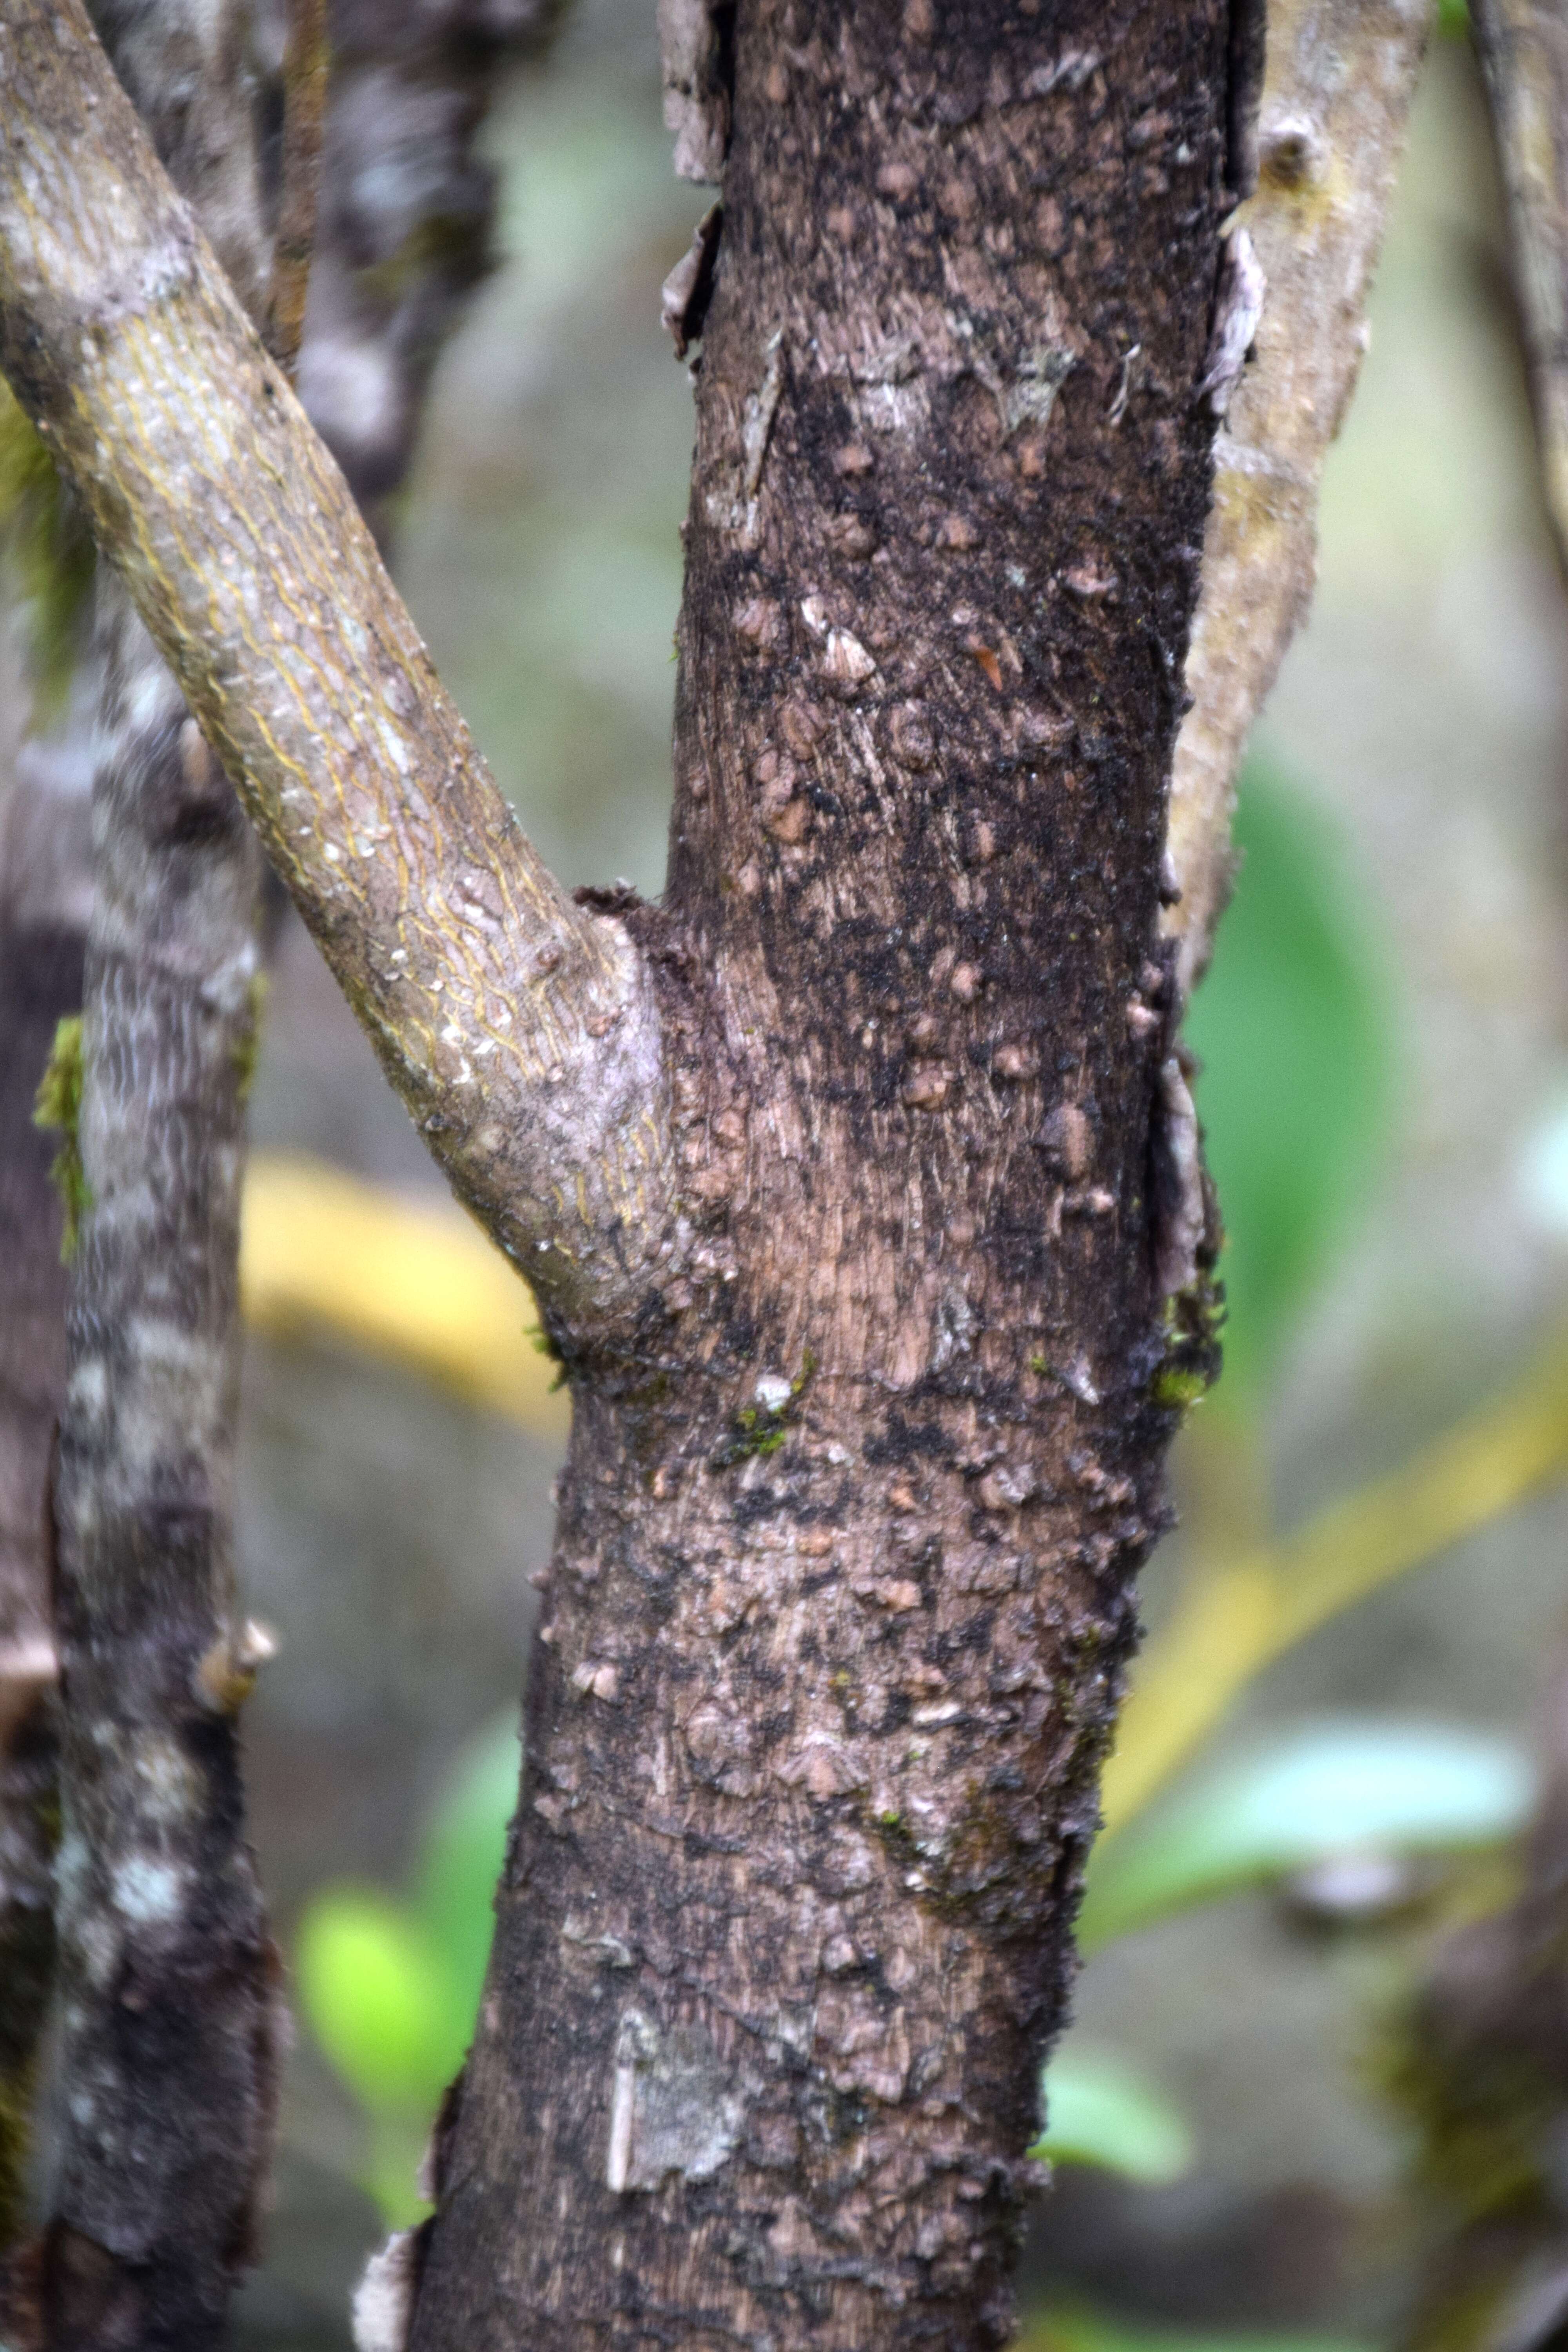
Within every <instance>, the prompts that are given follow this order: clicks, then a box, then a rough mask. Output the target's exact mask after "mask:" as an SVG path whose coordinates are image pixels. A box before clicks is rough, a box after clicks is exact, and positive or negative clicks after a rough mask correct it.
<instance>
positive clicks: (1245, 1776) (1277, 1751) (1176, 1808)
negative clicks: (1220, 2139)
mask: <svg viewBox="0 0 1568 2352" xmlns="http://www.w3.org/2000/svg"><path fill="white" fill-rule="evenodd" d="M1533 1800H1534V1775H1533V1772H1532V1769H1531V1764H1530V1762H1529V1760H1528V1759H1527V1758H1526V1757H1525V1756H1524V1754H1523V1753H1522V1752H1521V1749H1519V1748H1516V1747H1514V1746H1512V1745H1511V1744H1510V1742H1508V1741H1506V1740H1501V1739H1494V1738H1489V1737H1487V1736H1486V1735H1485V1734H1483V1733H1480V1732H1477V1731H1470V1730H1467V1729H1464V1728H1463V1727H1460V1726H1458V1725H1447V1724H1422V1723H1389V1722H1376V1721H1373V1722H1354V1721H1340V1722H1334V1723H1328V1724H1318V1725H1311V1726H1308V1727H1304V1728H1302V1729H1300V1730H1298V1731H1296V1732H1293V1733H1291V1734H1290V1735H1289V1737H1288V1738H1285V1739H1283V1740H1282V1741H1280V1742H1279V1744H1278V1745H1277V1746H1275V1747H1273V1748H1268V1749H1267V1750H1266V1751H1265V1752H1264V1753H1262V1754H1261V1755H1258V1754H1254V1755H1252V1756H1250V1757H1247V1758H1244V1759H1239V1760H1238V1761H1237V1762H1235V1763H1233V1764H1229V1765H1226V1766H1224V1767H1223V1768H1222V1769H1220V1770H1218V1771H1217V1772H1212V1773H1209V1774H1207V1775H1206V1776H1205V1778H1204V1779H1203V1780H1201V1781H1199V1782H1198V1783H1197V1784H1196V1785H1195V1786H1189V1787H1188V1789H1187V1790H1186V1791H1185V1792H1184V1793H1183V1794H1178V1795H1177V1796H1176V1797H1175V1798H1174V1799H1173V1801H1171V1802H1169V1803H1167V1804H1165V1805H1163V1806H1162V1807H1160V1808H1159V1809H1158V1810H1157V1811H1154V1812H1153V1813H1151V1814H1148V1815H1144V1816H1141V1817H1140V1818H1139V1820H1138V1821H1137V1822H1135V1823H1134V1824H1133V1825H1132V1826H1131V1827H1130V1828H1128V1829H1127V1830H1125V1831H1123V1832H1121V1835H1120V1836H1117V1837H1113V1838H1110V1839H1108V1840H1106V1841H1105V1842H1104V1843H1102V1844H1101V1845H1100V1846H1098V1847H1097V1848H1096V1850H1095V1853H1094V1856H1093V1859H1092V1861H1091V1862H1090V1864H1089V1878H1088V1885H1087V1887H1086V1891H1085V1895H1084V1901H1083V1908H1082V1910H1081V1912H1080V1913H1079V1944H1080V1946H1081V1947H1082V1948H1084V1949H1085V1950H1089V1949H1090V1948H1093V1947H1095V1946H1097V1945H1100V1944H1104V1943H1108V1942H1109V1941H1110V1938H1111V1937H1115V1936H1124V1935H1126V1934H1128V1933H1129V1932H1130V1930H1131V1929H1132V1928H1134V1927H1144V1926H1146V1925H1147V1924H1148V1923H1149V1921H1151V1920H1152V1919H1159V1918H1163V1917H1165V1916H1168V1915H1169V1914H1170V1913H1172V1912H1175V1911H1183V1910H1186V1909H1188V1908H1189V1907H1190V1906H1192V1905H1194V1904H1195V1903H1204V1902H1207V1901H1209V1900H1211V1899H1212V1898H1213V1897H1214V1896H1215V1895H1224V1894H1226V1893H1228V1892H1229V1891H1230V1890H1231V1889H1232V1888H1233V1887H1236V1886H1240V1885H1246V1884H1247V1883H1248V1882H1249V1881H1254V1880H1258V1879H1262V1878H1269V1877H1274V1876H1278V1875H1279V1874H1282V1873H1284V1872H1287V1871H1292V1870H1300V1869H1302V1868H1304V1867H1305V1865H1306V1864H1309V1863H1312V1862H1318V1861H1321V1860H1322V1859H1324V1858H1325V1857H1326V1856H1328V1855H1330V1854H1338V1853H1353V1852H1356V1851H1358V1850H1359V1851H1363V1852H1364V1851H1367V1850H1371V1851H1373V1852H1381V1853H1390V1852H1392V1853H1422V1852H1426V1853H1430V1852H1445V1851H1452V1850H1456V1849H1462V1848H1464V1847H1468V1846H1478V1845H1489V1844H1491V1843H1494V1842H1496V1841H1497V1840H1499V1839H1501V1838H1506V1837H1509V1836H1510V1835H1512V1834H1513V1833H1514V1832H1517V1831H1518V1830H1519V1829H1521V1827H1522V1826H1523V1823H1524V1822H1525V1821H1526V1820H1527V1818H1528V1816H1529V1813H1530V1810H1531V1804H1532V1802H1533Z"/></svg>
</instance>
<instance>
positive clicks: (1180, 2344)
mask: <svg viewBox="0 0 1568 2352" xmlns="http://www.w3.org/2000/svg"><path fill="white" fill-rule="evenodd" d="M1015 2352H1372V2347H1370V2346H1363V2345H1358V2344H1352V2343H1346V2342H1345V2341H1343V2340H1342V2338H1341V2337H1339V2336H1257V2335H1249V2334H1247V2332H1246V2331H1245V2330H1237V2331H1236V2332H1235V2333H1232V2332H1231V2331H1229V2330H1228V2329H1222V2328H1216V2327H1208V2328H1201V2327H1151V2326H1143V2325H1141V2324H1139V2323H1137V2322H1133V2323H1132V2324H1131V2325H1129V2324H1128V2323H1126V2322H1125V2321H1122V2320H1119V2319H1110V2318H1107V2317H1106V2316H1105V2315H1104V2314H1103V2313H1101V2312H1098V2311H1093V2312H1091V2311H1082V2310H1068V2311H1044V2312H1036V2313H1033V2314H1031V2315H1030V2316H1029V2317H1028V2318H1027V2319H1026V2321H1025V2324H1024V2329H1023V2333H1022V2334H1021V2336H1019V2337H1018V2340H1017V2343H1016V2347H1015Z"/></svg>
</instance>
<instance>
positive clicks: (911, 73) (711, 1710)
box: [367, 0, 1230, 2352]
mask: <svg viewBox="0 0 1568 2352" xmlns="http://www.w3.org/2000/svg"><path fill="white" fill-rule="evenodd" d="M1229 34H1230V27H1229V24H1228V21H1227V12H1226V9H1225V8H1224V7H1223V6H1221V5H1217V4H1216V5H1212V6H1204V5H1197V6H1190V7H1186V8H1183V9H1173V8H1165V7H1151V6H1148V5H1139V0H1111V5H1106V4H1105V0H1092V5H1090V0H1077V5H1058V6H1055V7H1053V8H1051V9H1049V10H1048V11H1042V12H1041V15H1040V16H1038V17H1037V18H1025V17H1023V16H1019V15H1017V14H1016V13H1015V12H1014V11H1013V10H1012V8H1011V7H1010V6H1006V5H1003V0H974V5H970V6H967V7H964V8H963V9H948V10H944V9H941V8H935V7H931V6H928V5H925V0H907V5H905V0H900V5H890V0H857V5H832V0H826V5H817V6H814V7H812V8H809V9H807V8H805V7H803V6H799V5H792V0H742V6H741V8H740V10H739V12H738V16H737V19H736V22H735V26H734V79H733V131H732V138H731V145H730V149H729V157H728V163H727V165H726V169H725V180H724V226H723V233H722V237H721V243H720V247H719V254H718V262H717V275H716V282H715V287H714V292H713V299H712V304H711V308H710V311H709V313H708V316H707V320H706V322H705V329H704V333H705V340H704V343H703V352H702V361H701V366H700V373H699V376H698V451H697V461H696V478H695V482H694V487H693V495H692V502H691V509H690V515H689V526H688V557H689V572H688V583H687V593H686V603H685V608H684V613H683V617H682V622H681V630H680V648H681V661H680V669H679V688H678V707H677V724H676V769H677V806H676V813H675V819H674V833H673V849H672V868H671V882H670V891H669V897H668V905H667V908H666V910H665V912H664V913H663V914H662V915H656V914H654V913H653V912H651V911H646V912H644V913H642V914H640V915H639V916H637V918H636V919H635V920H636V924H637V929H638V934H639V936H641V937H645V938H646V939H647V940H648V941H649V943H650V944H651V945H653V946H655V947H657V948H658V950H659V951H660V952H661V953H662V954H663V955H664V956H665V957H666V958H667V959H668V961H669V963H670V965H671V968H672V969H673V970H674V971H676V972H677V973H678V974H683V975H684V976H685V979H686V982H687V984H688V985H689V988H690V989H691V991H692V992H693V995H694V997H695V999H696V1002H697V1003H698V1005H699V1007H700V1014H699V1015H698V1016H694V1026H693V1029H692V1031H691V1033H690V1034H689V1035H688V1034H686V1033H684V1032H679V1031H676V1030H675V1029H674V1027H673V1024H672V1031H671V1034H672V1035H673V1036H674V1037H675V1038H676V1041H677V1042H676V1044H675V1045H674V1046H673V1047H672V1050H673V1051H675V1052H677V1053H678V1055H679V1056H680V1059H679V1067H678V1070H677V1074H676V1077H675V1099H676V1105H677V1118H678V1123H679V1137H680V1148H681V1150H682V1152H683V1154H684V1155H685V1168H686V1181H687V1183H688V1185H689V1189H690V1192H691V1193H692V1195H693V1196H694V1197H698V1198H700V1199H701V1200H703V1201H704V1202H706V1204H707V1209H708V1216H709V1225H708V1230H707V1234H706V1236H705V1248H706V1250H707V1252H708V1254H709V1258H710V1267H711V1271H710V1273H707V1274H702V1273H700V1272H699V1273H697V1274H694V1275H693V1276H692V1278H691V1280H690V1282H689V1284H688V1285H687V1286H684V1287H682V1286H676V1285H670V1286H667V1287H666V1289H665V1292H664V1297H663V1306H664V1309H665V1319H664V1320H663V1322H662V1323H661V1324H658V1325H656V1324H652V1323H650V1324H649V1325H648V1326H647V1329H646V1333H645V1355H644V1360H643V1363H642V1364H641V1366H640V1367H637V1368H635V1369H628V1370H626V1371H625V1372H624V1373H612V1372H610V1371H608V1370H600V1372H599V1373H598V1374H597V1375H596V1376H595V1377H594V1378H592V1379H585V1380H580V1381H579V1382H578V1385H577V1412H576V1421H575V1426H574V1438H573V1448H572V1456H571V1462H570V1465H569V1469H568V1472H567V1474H566V1477H565V1480H564V1485H563V1501H562V1508H561V1522H560V1528H559V1534H558V1540H557V1548H556V1553H555V1558H554V1562H553V1566H552V1574H551V1581H550V1585H549V1589H548V1592H547V1596H546V1603H545V1615H544V1622H543V1624H542V1630H541V1633H540V1647H539V1649H538V1651H537V1653H536V1655H535V1658H534V1660H533V1663H532V1666H531V1680H530V1696H529V1729H528V1741H527V1756H528V1762H527V1768H526V1778H525V1784H524V1790H523V1801H522V1807H521V1813H520V1816H519V1820H518V1822H517V1826H516V1829H515V1832H514V1835H513V1839H512V1843H511V1848H510V1854H509V1859H508V1865H507V1869H506V1873H505V1876H504V1882H503V1886H502V1890H501V1893H500V1897H499V1902H498V1928H497V1939H496V1946H495V1950H494V1954H493V1958H492V1962H491V1968H490V1972H489V1981H488V1986H487V1990H486V1994H485V1998H484V2001H483V2004H482V2009H481V2017H480V2023H479V2033H478V2038H477V2041H476V2043H475V2047H474V2050H473V2053H472V2054H471V2057H470V2060H469V2063H468V2069H467V2071H466V2074H465V2076H464V2078H463V2084H462V2087H461V2093H460V2098H459V2100H458V2115H457V2120H456V2130H455V2137H453V2138H452V2140H451V2142H450V2144H449V2146H448V2147H447V2151H446V2153H445V2158H444V2161H443V2162H442V2163H441V2164H440V2166H439V2167H438V2170H439V2173H440V2179H439V2182H438V2191H439V2198H438V2205H437V2215H436V2218H435V2221H434V2223H433V2225H432V2228H431V2230H430V2233H429V2236H428V2241H427V2244H426V2247H425V2248H424V2249H423V2250H422V2254H423V2260H422V2269H421V2268H420V2266H419V2265H418V2264H414V2265H412V2266H410V2265H409V2264H406V2263H405V2268H404V2271H403V2272H402V2273H400V2275H403V2276H412V2275H413V2274H414V2272H415V2271H416V2270H418V2272H419V2276H420V2279H421V2284H420V2286H419V2290H418V2294H417V2301H416V2311H415V2316H414V2325H413V2332H412V2344H413V2346H414V2347H415V2352H459V2347H460V2352H500V2347H514V2346H516V2345H519V2344H526V2345H528V2346H529V2347H531V2352H568V2347H570V2352H587V2347H590V2346H592V2347H604V2346H605V2345H606V2344H625V2345H627V2346H632V2345H650V2346H651V2345H653V2344H656V2343H658V2344H675V2343H679V2345H680V2346H682V2347H685V2352H718V2347H721V2346H722V2347H733V2346H735V2345H737V2344H749V2345H754V2346H763V2345H770V2346H773V2347H780V2352H782V2347H805V2346H807V2345H809V2346H811V2347H821V2348H822V2352H848V2347H855V2352H875V2347H893V2346H898V2347H908V2346H920V2345H931V2346H937V2345H940V2346H942V2347H949V2352H960V2347H979V2346H981V2345H993V2344H997V2343H999V2342H1001V2341H1002V2340H1003V2339H1004V2338H1005V2334H1006V2332H1007V2327H1008V2324H1009V2315H1010V2302H1011V2296H1010V2288H1009V2284H1008V2275H1009V2272H1010V2268H1011V2263H1012V2258H1013V2252H1014V2245H1015V2240H1016V2231H1017V2227H1018V2221H1019V2216H1020V2212H1021V2209H1022V2205H1023V2202H1024V2200H1025V2198H1026V2196H1027V2194H1028V2193H1029V2191H1030V2189H1031V2188H1032V2186H1033V2185H1034V2182H1033V2176H1032V2175H1031V2173H1030V2170H1029V2168H1028V2167H1027V2166H1026V2162H1025V2155H1024V2152H1025V2149H1026V2147H1027V2145H1028V2143H1029V2140H1030V2137H1031V2136H1032V2134H1033V2132H1034V2130H1035V2128H1036V2125H1037V2112H1036V2108H1037V2093H1036V2081H1037V2067H1038V2063H1039V2060H1040V2057H1041V2055H1042V2053H1043V2051H1044V2048H1045V2046H1046V2043H1047V2041H1048V2039H1049V2037H1050V2035H1051V2034H1052V2033H1053V2032H1054V2031H1055V2030H1056V2028H1057V2026H1058V2024H1059V2022H1060V2019H1061V2015H1062V2008H1063V2001H1064V1997H1065V1990H1066V1983H1067V1979H1068V1972H1069V1966H1070V1961H1069V1927H1070V1921H1071V1915H1072V1911H1073V1908H1074V1905H1075V1902H1076V1895H1077V1888H1078V1885H1079V1871H1080V1867H1081V1864H1082V1859H1083V1855H1084V1853H1085V1851H1086V1849H1087V1846H1088V1843H1089V1838H1090V1836H1091V1835H1092V1832H1093V1830H1094V1826H1095V1822H1096V1797H1095V1776H1096V1771H1097V1768H1098V1764H1099V1759H1100V1755H1101V1752H1102V1749H1103V1747H1104V1743H1105V1740H1106V1738H1107V1736H1108V1733H1109V1728H1110V1722H1111V1718H1112V1715H1113V1711H1114V1706H1115V1701H1116V1696H1117V1691H1118V1687H1119V1679H1120V1675H1121V1668H1122V1665H1123V1664H1124V1662H1125V1659H1126V1656H1127V1654H1128V1651H1129V1649H1130V1646H1131V1640H1132V1636H1133V1630H1134V1604H1133V1597H1132V1581H1131V1580H1132V1571H1133V1570H1134V1569H1135V1568H1136V1566H1137V1564H1138V1562H1139V1561H1140V1560H1141V1559H1142V1557H1143V1555H1144V1553H1145V1551H1146V1550H1147V1548H1148V1546H1149V1544H1150V1542H1151V1540H1152V1536H1153V1534H1154V1532H1155V1530H1156V1529H1157V1528H1158V1527H1159V1526H1160V1524H1161V1521H1162V1517H1163V1503H1162V1499H1161V1483H1160V1481H1161V1460H1162V1456H1163V1448H1164V1444H1165V1441H1166V1439H1167V1437H1168V1435H1169V1433H1170V1430H1171V1427H1172V1423H1173V1415H1172V1414H1171V1413H1170V1412H1168V1411H1167V1410H1165V1408H1164V1405H1163V1388H1162V1380H1161V1374H1162V1367H1163V1360H1164V1349H1165V1345H1166V1341H1165V1336H1164V1328H1163V1297H1162V1294H1161V1289H1160V1285H1159V1280H1158V1276H1157V1272H1156V1266H1157V1263H1158V1261H1159V1259H1160V1257H1161V1255H1162V1253H1163V1244H1164V1243H1165V1241H1166V1239H1167V1236H1166V1235H1165V1234H1163V1232H1162V1230H1161V1223H1160V1219H1159V1217H1158V1216H1157V1214H1156V1212H1155V1205H1154V1203H1155V1200H1156V1197H1157V1195H1158V1194H1159V1193H1161V1192H1163V1185H1164V1176H1165V1166H1164V1163H1165V1161H1166V1160H1167V1158H1168V1156H1169V1154H1168V1149H1167V1147H1168V1142H1169V1139H1168V1138H1167V1135H1166V1131H1165V1121H1166V1115H1167V1114H1166V1108H1164V1107H1165V1106H1167V1105H1168V1102H1169V1099H1170V1090H1169V1089H1168V1087H1166V1085H1165V1083H1164V1080H1163V1075H1162V1074H1163V1068H1164V1066H1165V1064H1166V1063H1167V1062H1168V1061H1169V1059H1170V1053H1169V1042H1168V1026H1169V1023H1170V1020H1171V1017H1172V1013H1173V994H1172V990H1171V985H1170V972H1169V955H1168V951H1167V954H1166V957H1165V959H1164V960H1162V954H1161V951H1160V950H1159V948H1158V946H1157V933H1158V896H1159V882H1160V867H1161V858H1162V851H1163V837H1164V799H1165V782H1166V776H1167V773H1168V767H1169V760H1170V754H1171V749H1172V745H1173V739H1174V734H1175V728H1176V721H1177V717H1178V714H1179V711H1180V709H1181V697H1182V690H1183V689H1182V676H1183V662H1184V656H1185V652H1186V641H1187V631H1188V625H1189V620H1190V616H1191V614H1192V610H1193V604H1194V597H1195V593H1196V553H1195V551H1196V547H1197V544H1198V541H1199V539H1200V537H1201V532H1202V524H1203V516H1204V508H1205V498H1206V495H1207V489H1208V478H1209V444H1210V440H1211V437H1212V434H1213V430H1214V424H1213V417H1212V415H1211V414H1210V412H1209V410H1208V407H1207V404H1206V402H1205V400H1203V399H1202V398H1201V397H1200V383H1201V380H1202V378H1203V374H1204V371H1205V364H1206V359H1207V352H1208V340H1209V327H1210V320H1211V315H1212V312H1213V309H1214V304H1215V290H1216V285H1217V279H1218V273H1219V264H1220V241H1219V231H1220V226H1221V223H1222V220H1223V219H1224V217H1225V215H1226V210H1227V207H1228V202H1229V199H1228V197H1227V194H1226V168H1227V152H1226V151H1227V117H1228V112H1229V109H1228V106H1227V86H1226V58H1227V51H1228V47H1229ZM1133 352H1136V353H1137V354H1138V355H1139V356H1138V362H1137V365H1136V367H1135V369H1134V370H1132V371H1131V373H1130V372H1129V366H1128V362H1129V357H1130V355H1131V354H1132V353H1133ZM378 2307H379V2306H378ZM367 2325H368V2322H367ZM368 2340H369V2339H368V2337H367V2341H368Z"/></svg>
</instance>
